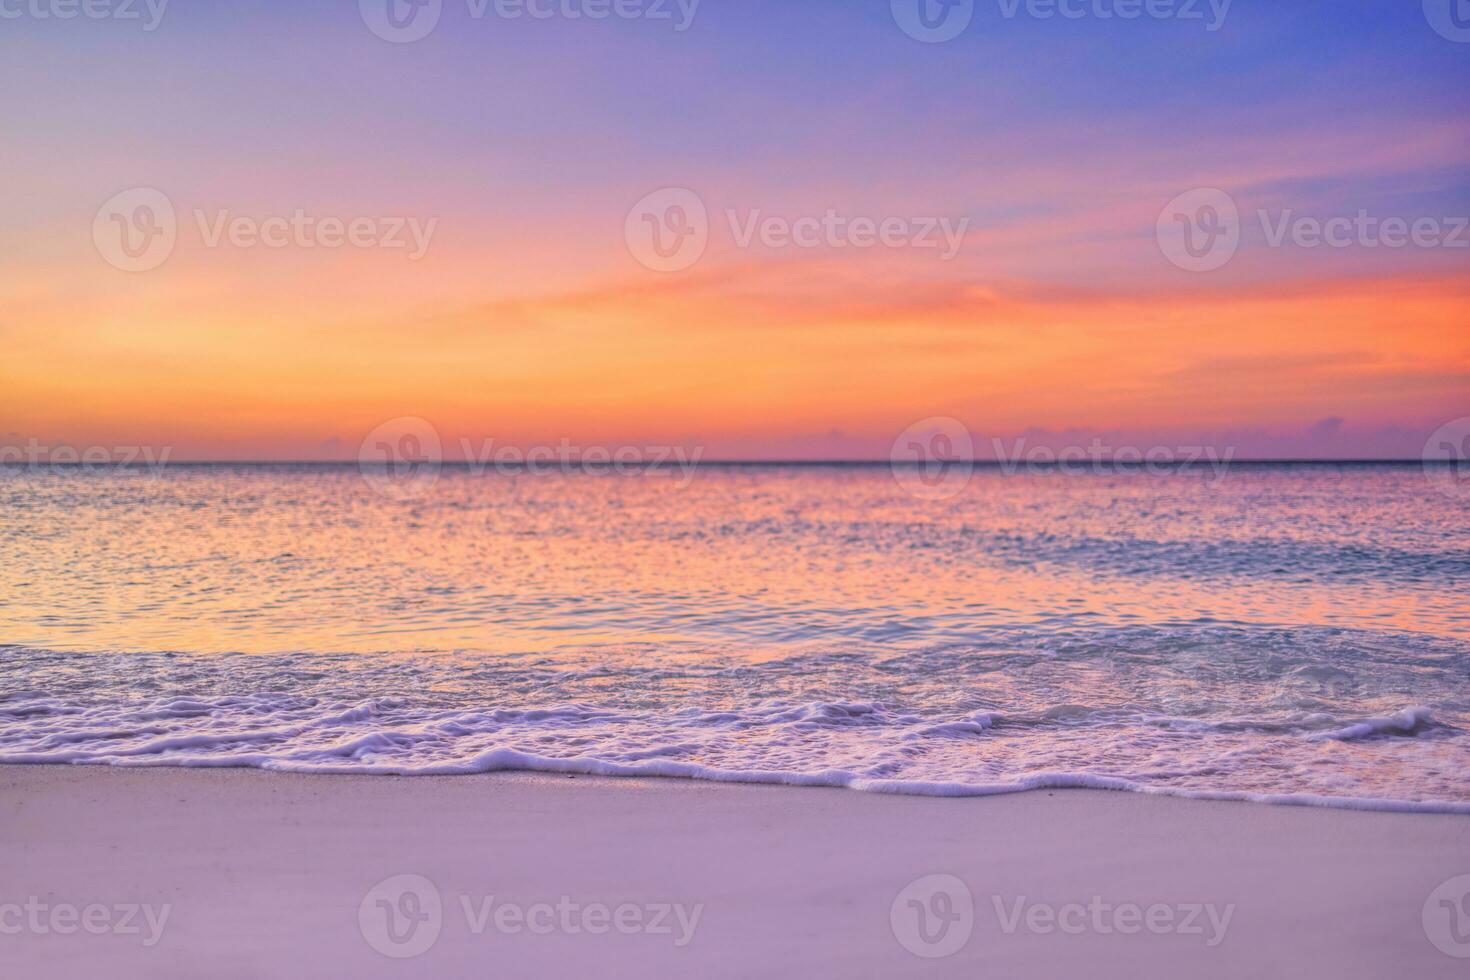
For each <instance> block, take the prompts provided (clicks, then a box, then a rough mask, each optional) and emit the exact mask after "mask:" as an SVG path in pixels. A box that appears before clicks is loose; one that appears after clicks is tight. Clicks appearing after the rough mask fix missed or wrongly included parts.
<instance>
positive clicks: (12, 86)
mask: <svg viewBox="0 0 1470 980" xmlns="http://www.w3.org/2000/svg"><path fill="white" fill-rule="evenodd" d="M559 2H560V0H559ZM566 2H569V3H574V0H566ZM139 6H140V7H142V8H143V9H144V10H146V6H145V5H143V4H141V2H140V4H139ZM1202 6H1204V7H1205V8H1206V9H1207V10H1208V5H1202ZM670 8H671V10H672V11H673V18H672V19H671V20H657V19H650V18H648V17H640V18H634V19H619V18H609V19H605V20H592V19H589V18H586V17H584V18H581V19H575V20H573V19H568V18H566V17H562V16H557V17H552V18H549V19H545V20H537V19H532V18H529V17H524V18H521V19H514V20H512V19H505V18H501V17H497V16H495V15H494V14H493V13H490V14H488V15H487V16H485V17H483V18H476V17H474V16H472V15H471V13H470V9H469V8H468V7H467V6H466V2H465V0H444V7H443V13H442V19H441V21H440V23H439V24H438V25H437V27H436V28H435V29H434V30H433V31H432V32H431V33H430V34H429V35H428V36H426V37H424V38H423V39H422V40H418V41H415V42H413V43H390V42H389V41H386V40H384V39H382V38H380V37H378V36H375V34H374V33H373V32H372V31H371V30H370V29H369V28H368V26H367V25H366V23H365V20H364V17H363V16H362V15H361V14H360V11H359V9H358V5H357V3H355V2H348V0H333V2H329V3H310V4H307V3H300V2H294V3H288V2H284V0H262V2H257V3H249V4H242V3H226V2H224V0H173V2H172V3H170V4H169V5H168V7H167V9H166V11H165V12H164V14H163V16H162V18H161V20H159V22H158V23H157V26H156V28H155V29H153V30H151V31H150V30H145V29H144V25H142V24H139V23H137V22H129V21H119V20H87V19H76V20H58V19H54V18H45V19H42V18H36V17H34V16H23V17H20V18H17V19H7V20H0V84H3V94H0V141H3V142H0V146H3V148H4V159H5V163H6V166H5V168H4V171H5V181H4V186H3V189H0V199H3V201H4V205H5V207H4V213H5V219H4V221H3V222H0V255H3V256H4V263H3V265H0V340H3V342H4V347H5V350H6V352H7V354H8V356H7V357H5V358H3V359H0V445H4V444H16V443H22V442H24V441H26V440H39V442H41V443H43V444H49V445H58V444H68V445H72V446H79V447H80V446H89V445H103V446H117V445H149V446H159V447H165V446H166V447H170V448H171V449H172V453H173V456H174V458H204V459H211V458H219V459H274V458H279V459H350V458H355V456H356V453H357V449H358V446H359V444H360V442H361V441H362V439H363V437H364V436H365V435H366V434H367V433H368V432H369V431H371V430H372V429H373V428H374V427H376V426H378V425H379V424H380V423H382V422H384V421H385V420H388V419H392V418H395V417H399V416H418V417H422V418H425V419H428V420H430V421H432V422H433V424H434V425H435V426H436V427H437V428H438V429H439V430H440V431H441V432H442V433H443V434H444V436H445V439H446V443H447V444H452V443H453V441H454V440H455V439H456V438H457V437H461V436H463V437H469V438H473V439H475V440H477V441H478V440H482V439H485V438H494V439H496V440H497V441H499V442H502V443H507V444H520V445H533V444H539V443H546V442H556V441H558V440H562V439H570V440H571V441H572V442H574V443H578V444H584V445H591V444H601V445H610V444H625V443H631V444H640V445H647V444H664V443H678V444H686V445H699V446H702V447H704V452H705V456H706V458H737V459H738V458H774V459H788V458H789V459H803V458H804V459H817V458H846V459H860V458H886V456H887V454H888V451H889V447H890V445H891V444H892V442H893V440H894V438H895V436H897V435H898V433H899V432H901V431H902V430H904V429H905V428H906V427H907V426H909V425H911V424H912V423H914V422H916V421H918V420H921V419H924V418H926V417H930V416H952V417H955V418H958V419H960V420H962V421H963V422H964V423H965V424H966V426H968V427H969V428H970V429H971V430H972V431H974V432H975V433H976V434H977V436H983V437H989V436H997V437H1012V436H1015V435H1018V434H1024V433H1030V434H1031V436H1032V437H1033V438H1035V439H1037V440H1043V441H1044V440H1051V441H1058V440H1060V441H1061V442H1067V441H1069V440H1070V441H1076V440H1078V439H1079V438H1081V436H1082V435H1083V434H1091V433H1097V434H1103V435H1104V436H1105V437H1106V438H1107V439H1108V440H1110V441H1111V442H1113V443H1114V444H1118V445H1122V444H1133V445H1153V444H1157V443H1160V442H1163V443H1166V444H1170V445H1193V444H1196V443H1205V444H1212V445H1218V446H1230V447H1233V448H1234V449H1235V452H1236V454H1237V455H1238V456H1242V457H1282V456H1285V457H1324V456H1325V457H1333V456H1336V457H1379V456H1388V457H1408V458H1416V457H1418V456H1419V454H1420V450H1421V448H1422V447H1423V445H1424V440H1425V438H1426V437H1427V435H1428V433H1429V432H1431V431H1433V430H1434V429H1436V428H1437V427H1439V426H1440V425H1442V424H1443V423H1445V422H1447V421H1449V420H1451V419H1454V418H1456V417H1461V416H1470V247H1467V246H1470V231H1467V230H1465V227H1464V224H1463V222H1464V220H1465V216H1467V215H1470V100H1467V93H1470V43H1456V42H1454V41H1452V40H1449V39H1447V38H1446V37H1443V36H1441V35H1440V34H1439V33H1437V32H1436V31H1435V30H1434V29H1432V27H1431V26H1430V24H1429V22H1428V20H1427V19H1426V16H1425V14H1424V11H1423V10H1422V9H1421V4H1420V3H1419V0H1412V2H1402V3H1393V4H1387V3H1382V2H1381V0H1378V2H1370V0H1361V2H1360V0H1321V2H1318V0H1311V2H1292V3H1281V2H1267V0H1235V2H1234V3H1233V5H1231V6H1230V8H1229V11H1228V16H1227V17H1226V18H1225V19H1224V22H1223V24H1221V25H1220V26H1219V29H1218V30H1213V31H1211V30H1209V29H1208V25H1207V23H1205V22H1201V21H1184V20H1180V19H1177V18H1170V19H1150V18H1147V17H1145V18H1141V19H1138V20H1129V21H1124V20H1120V19H1117V18H1112V19H1106V20H1105V19H1099V18H1098V17H1096V16H1091V15H1090V16H1086V17H1082V18H1080V19H1077V20H1064V19H1060V18H1053V19H1038V18H1035V17H1031V16H1029V15H1028V14H1027V13H1026V12H1025V7H1024V5H1023V6H1022V8H1021V11H1020V13H1018V14H1017V15H1016V16H1015V17H1007V16H1005V13H1004V9H1003V7H1002V5H1001V4H1000V3H999V2H998V0H989V2H984V0H982V2H979V3H977V5H976V9H975V13H974V19H973V22H972V23H971V24H970V26H969V27H968V28H967V29H966V30H965V31H964V32H963V33H962V34H960V35H959V36H958V37H955V38H954V39H952V40H949V41H946V42H943V43H922V42H920V41H918V40H915V39H914V38H911V37H910V36H908V35H907V34H905V33H904V31H902V30H901V29H900V28H899V26H898V25H897V24H896V22H895V17H894V14H893V12H892V11H891V10H890V4H889V0H769V2H766V0H738V2H736V0H703V2H702V3H700V4H699V5H698V7H697V11H696V12H695V14H694V16H693V18H692V21H691V22H690V23H689V24H688V27H687V29H686V30H683V31H680V30H678V29H677V26H678V22H679V20H680V18H681V17H682V14H681V13H680V12H679V10H680V8H679V7H678V5H677V4H672V3H671V4H670ZM16 9H21V8H19V7H17V8H16ZM1089 9H1090V8H1089ZM492 10H493V5H492ZM1210 16H1212V15H1209V14H1207V17H1206V20H1208V19H1209V17H1210ZM145 18H146V14H145ZM667 187H676V188H686V189H688V190H690V191H693V192H694V193H695V194H696V195H697V196H698V198H699V199H700V200H701V201H702V203H703V204H704V205H705V206H706V207H707V210H708V216H709V221H708V235H709V244H708V248H707V250H706V251H705V252H704V254H703V256H702V257H701V258H700V259H699V260H698V261H697V262H695V263H694V264H693V265H692V266H691V267H689V268H687V269H682V270H680V271H672V272H664V271H655V270H652V269H649V268H647V267H645V266H644V265H643V264H640V262H639V261H638V258H637V256H636V254H635V251H636V250H635V249H631V248H630V245H629V242H628V241H627V240H626V238H625V222H627V220H628V217H629V211H630V209H632V208H633V207H634V205H635V203H637V202H639V201H640V200H641V199H643V198H645V197H646V196H647V195H649V194H651V193H653V192H655V191H658V190H660V189H661V188H667ZM132 188H154V189H157V190H159V191H161V192H163V194H164V195H166V197H167V199H168V200H169V201H170V202H171V203H172V205H173V207H174V208H175V209H176V212H177V243H176V245H175V246H174V248H173V250H172V253H171V254H169V255H168V257H167V259H166V261H163V262H162V263H161V264H160V265H158V267H157V268H153V269H150V270H148V271H139V272H131V271H124V270H122V269H120V268H116V267H114V265H113V264H110V263H109V261H108V259H107V256H106V255H105V254H103V251H104V250H103V249H102V248H101V247H99V244H98V243H97V241H96V240H95V238H94V220H96V219H97V218H98V210H99V208H101V207H102V206H103V205H104V202H107V201H108V200H109V199H110V198H113V197H114V195H117V194H119V193H120V192H124V191H128V190H129V189H132ZM1195 188H1218V189H1221V190H1223V191H1224V192H1226V194H1228V195H1229V197H1230V198H1231V199H1233V201H1234V202H1235V203H1236V204H1237V205H1238V207H1239V213H1240V216H1241V225H1240V226H1241V229H1242V230H1241V239H1242V240H1241V245H1240V248H1239V251H1238V252H1237V253H1236V254H1235V255H1234V257H1233V258H1231V259H1229V261H1228V262H1226V263H1225V264H1224V265H1223V267H1221V268H1218V269H1215V270H1213V271H1207V272H1197V271H1189V270H1186V269H1183V268H1179V267H1177V266H1176V265H1175V264H1173V263H1172V262H1171V261H1170V259H1169V258H1168V257H1166V255H1165V253H1164V251H1163V250H1161V248H1160V244H1159V242H1158V240H1157V238H1156V227H1157V224H1158V222H1159V219H1160V215H1161V212H1163V211H1164V209H1165V206H1166V205H1167V204H1169V203H1170V202H1171V200H1173V199H1175V198H1176V197H1177V196H1178V195H1180V194H1183V193H1185V192H1187V191H1190V190H1192V189H1195ZM829 209H830V210H833V211H835V212H836V213H837V214H839V215H841V216H843V217H845V218H847V219H849V220H850V219H854V218H865V219H871V220H872V221H875V222H882V221H883V220H884V219H890V218H896V219H902V220H904V221H905V222H917V221H920V220H921V219H925V218H934V219H943V220H945V221H947V222H950V223H951V224H952V225H958V223H959V222H961V221H965V222H967V224H966V233H965V235H964V238H963V241H962V243H961V248H960V250H959V252H958V254H957V255H956V256H955V257H954V258H953V259H951V260H945V259H944V258H943V257H942V255H941V253H942V251H943V249H933V248H914V247H902V246H899V247H882V246H875V247H870V248H856V247H845V248H844V247H837V246H836V245H835V244H830V243H829V244H824V245H822V246H819V247H813V248H801V247H771V246H768V245H762V244H760V243H759V242H755V243H753V244H751V245H749V246H742V244H741V242H740V241H739V235H738V230H737V229H732V227H731V221H730V219H729V218H728V217H727V211H733V212H735V215H736V222H735V223H736V224H737V226H740V225H743V224H744V223H745V222H747V221H749V220H750V218H751V217H752V216H753V215H758V216H759V217H761V218H767V217H777V218H781V219H786V220H794V219H797V218H801V217H805V216H815V217H821V216H822V215H823V214H824V213H826V212H827V211H828V210H829ZM298 210H301V211H304V212H305V213H306V214H307V215H308V216H311V217H314V218H324V217H333V218H340V219H342V220H343V221H350V220H352V219H355V218H365V219H370V220H371V221H372V222H374V224H375V227H382V222H384V221H385V220H388V219H395V218H404V219H413V220H414V222H416V223H417V224H418V226H419V227H420V228H425V227H428V226H429V225H428V223H429V222H434V224H433V226H432V227H433V232H432V237H431V238H430V239H429V240H428V241H427V243H426V244H427V249H426V251H425V253H424V254H423V256H422V257H421V258H417V259H414V258H411V257H410V256H409V254H407V252H408V250H406V249H392V248H373V247H350V246H349V247H342V248H322V247H317V248H307V247H303V245H302V244H300V243H297V242H292V243H290V244H288V245H286V246H285V247H281V248H270V247H265V246H262V245H259V244H256V245H253V246H252V245H243V244H232V243H230V242H229V241H227V240H222V241H220V242H218V243H216V244H214V245H211V243H210V241H209V237H210V235H209V228H208V225H209V223H210V222H213V221H216V220H217V219H218V217H219V216H220V213H221V212H227V213H228V217H234V218H239V217H243V218H247V219H250V220H251V221H254V222H259V221H261V220H263V219H266V218H269V217H272V216H286V217H289V216H291V215H292V214H293V213H295V212H296V211H298ZM1262 210H1264V211H1266V212H1267V216H1268V219H1267V221H1266V223H1265V227H1263V222H1262V221H1261V220H1260V219H1259V217H1258V212H1259V211H1262ZM1361 212H1366V214H1367V215H1368V216H1369V217H1371V218H1372V219H1373V220H1375V221H1379V222H1381V221H1383V220H1385V219H1400V220H1402V221H1404V222H1407V223H1410V224H1412V223H1414V222H1415V221H1420V220H1424V219H1432V221H1433V222H1434V223H1435V226H1436V227H1437V228H1439V229H1440V230H1441V231H1442V232H1444V237H1445V238H1447V239H1448V240H1446V241H1442V242H1440V243H1439V244H1436V245H1430V246H1425V245H1415V244H1413V243H1410V244H1408V245H1406V246H1405V247H1400V248H1389V247H1385V246H1383V245H1382V244H1379V245H1378V246H1377V247H1372V246H1371V245H1370V244H1369V243H1367V242H1364V241H1361V240H1356V239H1355V240H1354V241H1352V242H1351V243H1349V244H1348V245H1346V246H1345V247H1332V246H1330V245H1325V244H1324V245H1318V246H1316V247H1308V246H1306V245H1303V244H1299V243H1294V242H1292V241H1291V240H1289V239H1288V240H1286V241H1284V242H1282V243H1281V244H1279V245H1273V244H1272V243H1271V241H1270V236H1271V229H1272V228H1273V227H1276V226H1277V223H1278V222H1280V221H1281V220H1283V218H1286V219H1288V220H1289V219H1291V218H1298V217H1306V218H1312V219H1316V220H1319V221H1322V220H1326V219H1330V218H1337V217H1347V218H1354V217H1355V216H1358V215H1359V214H1360V213H1361ZM196 213H199V214H203V215H204V216H205V219H204V223H205V227H201V225H200V220H201V219H200V218H198V217H196ZM1457 217H1458V218H1459V222H1460V223H1459V224H1457V222H1456V218H1457ZM104 225H105V223H104ZM1457 228H1458V230H1456V229H1457ZM1456 242H1458V245H1456V244H1455V243H1456Z"/></svg>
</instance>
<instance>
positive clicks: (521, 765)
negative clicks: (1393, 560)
mask: <svg viewBox="0 0 1470 980" xmlns="http://www.w3.org/2000/svg"><path fill="white" fill-rule="evenodd" d="M10 766H44V767H56V768H63V769H65V768H71V767H82V768H101V769H183V770H212V769H221V770H246V771H252V772H262V773H275V774H279V775H296V776H334V777H348V776H355V777H360V778H364V779H382V778H389V779H424V778H455V777H472V776H506V775H525V776H532V777H535V776H545V777H549V778H557V777H567V776H574V777H578V778H587V779H609V780H626V779H644V780H654V781H672V782H695V783H713V784H716V785H725V786H770V787H781V788H789V789H839V790H846V791H848V792H852V793H863V794H878V795H884V796H904V797H916V798H928V799H987V798H990V797H997V796H1013V795H1017V794H1025V793H1036V792H1043V791H1052V790H1091V791H1097V792H1104V793H1124V794H1128V795H1136V796H1151V797H1162V798H1168V799H1179V800H1194V801H1199V802H1207V803H1244V804H1250V805H1253V806H1271V807H1305V808H1309V809H1321V810H1346V811H1360V812H1366V813H1402V814H1434V815H1449V816H1470V801H1461V800H1402V799H1392V798H1378V797H1358V796H1323V795H1313V794H1306V793H1252V792H1248V791H1243V790H1241V791H1237V790H1191V789H1183V788H1177V787H1172V786H1151V785H1147V784H1144V783H1138V782H1134V781H1133V780H1130V779H1125V778H1123V777H1120V776H1103V775H1098V774H1094V773H1038V774H1036V775H1033V776H1028V777H1025V778H1023V779H1022V780H1020V781H1019V782H1015V783H994V784H989V785H982V784H975V783H955V782H928V781H921V780H901V779H874V778H870V777H862V776H857V775H855V774H853V773H849V772H845V771H840V770H831V771H828V772H823V773H787V772H772V771H762V770H724V769H709V768H707V767H704V766H699V765H695V764H691V763H681V762H672V761H668V760H656V761H652V762H642V763H611V762H606V761H602V760H595V759H591V760H589V759H579V758H575V757H573V758H561V757H551V756H535V755H530V754H529V753H525V752H521V751H519V750H516V749H510V748H501V749H494V750H492V751H490V752H488V753H486V754H485V755H484V756H483V757H481V758H479V759H476V760H474V761H471V762H468V763H445V764H442V765H429V766H425V767H421V768H416V769H409V768H403V767H397V766H354V767H352V768H346V767H342V766H336V765H310V764H291V765H287V764H280V763H277V762H274V761H271V762H268V763H265V764H262V763H260V762H245V761H240V762H235V761H231V760H230V759H228V758H222V759H218V760H209V761H204V760H198V759H192V760H187V761H185V760H180V761H152V760H150V761H146V762H124V763H118V762H110V761H102V760H77V761H60V762H58V761H55V757H54V755H48V756H34V757H26V756H24V755H18V754H10V755H4V754H0V770H3V769H4V768H6V767H10Z"/></svg>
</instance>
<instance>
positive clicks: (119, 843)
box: [0, 766, 1470, 980]
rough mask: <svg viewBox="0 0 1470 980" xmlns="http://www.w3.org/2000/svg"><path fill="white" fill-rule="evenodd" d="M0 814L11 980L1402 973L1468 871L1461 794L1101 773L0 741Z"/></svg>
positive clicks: (1428, 962) (1423, 966)
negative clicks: (55, 756)
mask: <svg viewBox="0 0 1470 980" xmlns="http://www.w3.org/2000/svg"><path fill="white" fill-rule="evenodd" d="M0 841H3V843H0V847H3V864H4V867H5V876H4V882H3V891H0V931H3V932H0V975H4V976H6V977H16V978H30V977H41V976H54V977H73V976H108V977H115V978H128V977H153V978H173V977H179V978H183V977H190V978H194V977H202V976H209V977H241V978H244V977H405V976H436V977H486V976H514V977H539V976H544V977H563V976H573V975H580V974H586V975H599V976H607V977H656V976H658V977H662V976H669V977H673V976H701V977H710V976H714V977H749V976H821V977H827V976H830V977H868V976H871V977H894V976H924V977H951V976H953V977H1007V978H1027V977H1038V978H1052V977H1061V976H1084V975H1085V976H1092V977H1120V978H1122V977H1128V978H1135V977H1163V976H1182V975H1187V976H1193V977H1222V978H1223V977H1240V976H1264V975H1271V976H1301V977H1318V976H1331V977H1335V978H1353V977H1361V978H1364V980H1369V978H1373V980H1378V978H1382V977H1387V976H1405V977H1415V978H1421V980H1423V978H1435V977H1446V978H1448V977H1455V976H1463V975H1464V971H1465V967H1466V961H1465V960H1463V959H1456V958H1453V957H1452V956H1450V955H1447V953H1446V952H1444V951H1442V950H1441V949H1440V948H1439V946H1444V945H1446V944H1447V943H1452V942H1453V941H1454V940H1453V935H1454V934H1453V933H1452V932H1450V931H1449V923H1448V920H1446V921H1445V926H1446V928H1445V929H1443V930H1438V929H1437V928H1436V925H1435V922H1433V921H1431V923H1430V927H1429V929H1428V931H1426V925H1425V922H1424V920H1423V913H1424V909H1425V906H1426V902H1428V901H1429V900H1430V898H1431V894H1432V893H1433V894H1437V895H1440V896H1443V895H1444V894H1445V892H1444V890H1443V889H1441V891H1440V892H1438V893H1436V891H1435V890H1436V889H1437V888H1439V886H1441V885H1442V884H1443V883H1444V882H1446V881H1447V880H1449V879H1452V878H1454V877H1455V876H1457V875H1462V874H1467V873H1470V820H1467V819H1465V818H1463V817H1456V816H1435V815H1424V814H1391V813H1363V812H1349V811H1334V810H1321V809H1308V808H1296V807H1276V806H1265V805H1253V804H1236V803H1214V802H1201V801H1192V800H1182V799H1164V798H1149V797H1142V796H1136V795H1132V794H1126V793H1109V792H1098V791H1051V792H1047V791H1040V792H1033V793H1027V794H1020V795H1014V796H1005V797H993V798H987V799H969V800H965V799H959V800H955V799H926V798H913V797H899V796H886V795H879V794H864V793H854V792H848V791H842V790H827V789H795V788H780V787H753V786H728V785H719V784H711V783H700V782H688V781H680V780H643V779H626V780H618V779H595V778H584V777H577V778H568V777H553V776H529V775H495V776H476V777H423V778H412V779H404V778H392V777H363V776H341V777H336V776H299V775H281V774H272V773H262V772H256V771H245V770H234V769H218V770H197V769H195V770H183V769H164V768H150V769H120V768H102V767H80V766H77V767H63V766H7V767H3V768H0ZM1434 932H1438V933H1440V934H1438V935H1433V936H1432V935H1430V933H1434ZM1447 936H1448V937H1449V938H1448V939H1447V938H1446V937H1447ZM1436 940H1437V941H1438V945H1436ZM1452 951H1454V950H1453V949H1452Z"/></svg>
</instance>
